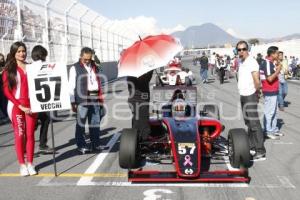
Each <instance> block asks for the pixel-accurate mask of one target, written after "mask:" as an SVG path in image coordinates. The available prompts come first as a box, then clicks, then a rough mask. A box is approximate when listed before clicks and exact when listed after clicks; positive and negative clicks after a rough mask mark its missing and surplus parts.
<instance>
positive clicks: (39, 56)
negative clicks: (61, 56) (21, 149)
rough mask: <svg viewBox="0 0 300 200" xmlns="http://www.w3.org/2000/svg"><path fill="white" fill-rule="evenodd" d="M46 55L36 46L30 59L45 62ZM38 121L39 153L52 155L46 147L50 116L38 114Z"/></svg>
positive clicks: (43, 113) (50, 150) (50, 149)
mask: <svg viewBox="0 0 300 200" xmlns="http://www.w3.org/2000/svg"><path fill="white" fill-rule="evenodd" d="M47 55H48V52H47V50H46V49H45V48H44V47H42V46H41V45H37V46H35V47H33V49H32V52H31V58H32V60H33V61H34V62H40V63H41V64H42V62H45V61H46V57H47ZM38 120H40V122H41V128H40V145H39V148H40V153H53V149H52V148H50V147H49V146H48V145H47V141H48V127H49V123H50V116H49V113H48V112H40V113H38Z"/></svg>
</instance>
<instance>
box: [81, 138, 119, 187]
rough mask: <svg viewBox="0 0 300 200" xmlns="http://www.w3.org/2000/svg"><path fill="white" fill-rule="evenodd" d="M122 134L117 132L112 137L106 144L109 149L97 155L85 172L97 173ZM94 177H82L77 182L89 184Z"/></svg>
mask: <svg viewBox="0 0 300 200" xmlns="http://www.w3.org/2000/svg"><path fill="white" fill-rule="evenodd" d="M120 135H121V133H120V132H117V133H115V134H114V136H113V137H112V138H111V139H110V141H109V142H108V143H107V145H106V146H108V149H107V150H105V151H103V152H101V153H100V154H99V155H98V156H97V157H96V159H95V160H94V162H93V163H92V164H91V165H90V167H89V168H88V169H87V170H86V171H85V172H84V174H93V173H95V172H96V171H97V169H98V168H99V167H100V165H101V164H102V163H103V161H104V160H105V158H106V157H107V156H108V154H109V152H110V151H111V149H112V148H113V146H114V145H115V143H116V142H117V140H118V139H119V137H120ZM92 179H93V177H82V178H80V179H79V181H78V182H77V185H87V184H89V183H91V181H92Z"/></svg>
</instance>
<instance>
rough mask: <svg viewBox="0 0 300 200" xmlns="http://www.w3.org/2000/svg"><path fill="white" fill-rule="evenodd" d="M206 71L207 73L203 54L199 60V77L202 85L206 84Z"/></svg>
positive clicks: (206, 63)
mask: <svg viewBox="0 0 300 200" xmlns="http://www.w3.org/2000/svg"><path fill="white" fill-rule="evenodd" d="M207 71H208V58H207V56H206V55H205V53H204V52H203V53H202V56H201V58H200V75H201V79H202V83H208V81H207Z"/></svg>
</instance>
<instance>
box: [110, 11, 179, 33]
mask: <svg viewBox="0 0 300 200" xmlns="http://www.w3.org/2000/svg"><path fill="white" fill-rule="evenodd" d="M113 22H114V23H115V24H116V25H117V26H119V27H126V29H127V30H130V32H131V33H128V34H130V35H131V36H134V35H135V37H136V36H138V35H140V36H141V37H145V36H147V35H151V34H162V33H164V34H171V33H173V32H175V31H181V30H184V29H185V27H184V26H182V25H181V24H178V25H176V26H175V27H159V26H158V24H157V20H156V19H155V18H154V17H146V16H137V17H134V18H132V17H131V18H128V19H125V20H113Z"/></svg>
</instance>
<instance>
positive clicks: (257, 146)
mask: <svg viewBox="0 0 300 200" xmlns="http://www.w3.org/2000/svg"><path fill="white" fill-rule="evenodd" d="M236 51H237V53H238V57H239V63H238V67H239V71H238V77H239V79H238V89H239V93H240V101H241V106H242V111H243V117H244V121H245V124H246V126H247V127H248V134H249V143H250V153H251V155H252V156H253V160H254V161H258V160H265V159H266V149H265V147H264V134H263V130H262V127H261V124H260V120H259V116H258V112H257V104H258V92H259V90H260V80H259V65H258V63H257V61H256V60H255V59H254V58H252V57H251V56H250V55H249V46H248V43H247V42H246V41H240V42H238V43H237V45H236Z"/></svg>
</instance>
